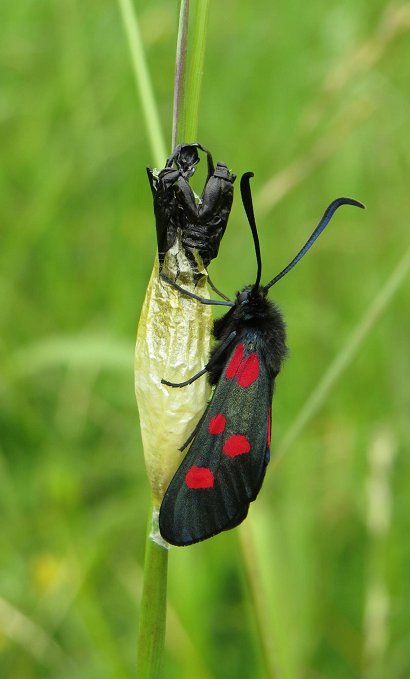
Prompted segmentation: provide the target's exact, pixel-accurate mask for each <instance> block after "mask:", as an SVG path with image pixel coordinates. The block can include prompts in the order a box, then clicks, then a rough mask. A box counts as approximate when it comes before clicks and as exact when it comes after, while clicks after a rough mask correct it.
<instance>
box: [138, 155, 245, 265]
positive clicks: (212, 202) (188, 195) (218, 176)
mask: <svg viewBox="0 0 410 679" xmlns="http://www.w3.org/2000/svg"><path fill="white" fill-rule="evenodd" d="M198 149H201V150H202V151H203V152H204V153H206V155H207V161H208V176H207V179H206V182H205V185H204V189H203V191H202V195H201V197H200V198H199V201H197V200H196V199H195V194H194V192H193V191H192V189H191V187H190V185H189V179H190V178H191V176H192V175H193V174H194V172H195V169H196V166H197V164H198V162H199V155H198ZM147 173H148V179H149V183H150V186H151V191H152V195H153V198H154V212H155V222H156V229H157V242H158V257H159V263H160V269H161V268H162V265H163V263H164V258H165V255H166V253H167V252H168V250H169V249H170V248H171V247H172V246H173V244H174V243H175V240H176V238H177V234H178V232H179V233H180V237H181V243H182V246H183V248H184V251H185V253H186V255H187V257H188V259H189V262H190V264H191V266H192V269H193V270H194V272H195V273H198V267H197V262H196V259H195V251H196V252H197V253H198V254H199V256H200V257H201V259H202V261H203V263H204V265H205V267H206V266H208V264H209V263H210V261H211V260H212V259H214V258H215V257H216V255H217V254H218V249H219V244H220V242H221V239H222V236H223V235H224V233H225V229H226V225H227V223H228V218H229V215H230V212H231V207H232V201H233V183H234V181H235V178H236V177H235V175H234V174H231V173H230V172H229V170H228V168H227V166H226V165H225V163H221V162H218V163H217V164H216V167H215V166H214V162H213V159H212V156H211V154H210V152H209V151H208V150H207V149H206V148H205V147H204V146H202V145H201V144H197V143H195V144H179V145H178V146H177V147H176V148H175V151H174V152H173V154H172V155H171V156H170V157H169V158H168V160H167V162H166V165H165V167H164V169H162V170H161V171H160V172H159V173H158V175H157V174H154V172H153V171H152V170H151V169H150V168H149V167H147Z"/></svg>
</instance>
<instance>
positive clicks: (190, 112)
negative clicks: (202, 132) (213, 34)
mask: <svg viewBox="0 0 410 679" xmlns="http://www.w3.org/2000/svg"><path fill="white" fill-rule="evenodd" d="M192 8H193V9H194V12H193V13H192V14H190V17H189V32H188V34H187V33H186V31H187V30H188V28H187V27H188V12H189V10H190V9H192ZM208 10H209V0H195V1H194V2H193V0H191V3H189V0H181V12H180V24H179V25H180V31H181V40H180V41H179V42H178V51H177V73H179V74H180V76H181V77H182V81H181V82H182V86H181V87H180V88H179V90H178V92H177V95H178V97H177V102H176V104H174V114H175V117H174V124H173V130H174V134H173V141H174V143H178V142H181V143H182V142H190V141H195V140H196V139H197V135H198V117H199V102H200V98H201V87H202V77H203V72H204V61H205V49H206V37H207V26H208ZM187 59H188V61H187Z"/></svg>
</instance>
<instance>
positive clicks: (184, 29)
mask: <svg viewBox="0 0 410 679" xmlns="http://www.w3.org/2000/svg"><path fill="white" fill-rule="evenodd" d="M188 22H189V0H180V3H179V23H178V40H177V55H176V63H175V87H174V111H173V116H172V148H173V149H174V148H175V146H176V145H177V141H178V140H182V139H183V136H184V130H185V114H186V110H185V108H186V107H185V106H184V105H183V102H184V94H185V80H186V64H187V41H188ZM181 109H182V110H181Z"/></svg>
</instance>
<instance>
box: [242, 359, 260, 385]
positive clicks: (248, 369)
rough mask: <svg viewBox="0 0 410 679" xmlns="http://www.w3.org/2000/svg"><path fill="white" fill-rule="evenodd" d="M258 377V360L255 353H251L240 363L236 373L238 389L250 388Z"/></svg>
mask: <svg viewBox="0 0 410 679" xmlns="http://www.w3.org/2000/svg"><path fill="white" fill-rule="evenodd" d="M258 377H259V358H258V354H257V353H256V352H253V353H252V354H250V355H249V356H248V358H245V360H244V361H242V362H241V364H240V366H239V368H238V372H237V373H236V381H237V382H238V384H239V386H240V387H250V386H251V384H253V383H254V382H256V380H257V379H258Z"/></svg>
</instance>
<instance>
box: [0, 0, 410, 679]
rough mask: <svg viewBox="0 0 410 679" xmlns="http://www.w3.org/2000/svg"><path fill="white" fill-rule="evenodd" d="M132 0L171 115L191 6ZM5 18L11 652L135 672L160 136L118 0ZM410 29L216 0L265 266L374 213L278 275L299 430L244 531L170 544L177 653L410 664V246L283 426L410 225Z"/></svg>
mask: <svg viewBox="0 0 410 679" xmlns="http://www.w3.org/2000/svg"><path fill="white" fill-rule="evenodd" d="M139 5H140V7H138V5H137V11H138V13H139V19H140V28H141V32H142V37H143V41H144V44H145V46H146V50H147V59H148V64H149V68H150V71H151V77H152V83H153V86H154V91H155V93H156V97H157V101H158V106H159V110H160V115H161V119H162V123H163V127H164V130H165V138H166V139H170V136H171V111H172V94H173V93H172V87H173V75H174V55H175V40H176V25H177V17H176V4H175V3H170V2H168V1H166V0H161V1H160V0H157V1H155V2H151V3H139ZM0 26H1V28H0V32H1V41H0V45H1V47H0V50H1V52H0V60H1V66H2V74H3V78H2V89H1V96H0V126H1V138H2V163H1V169H0V196H1V226H0V229H1V248H0V261H1V265H0V299H1V305H0V323H1V330H0V337H1V340H0V361H1V372H0V375H1V377H0V387H1V388H0V398H1V409H0V511H1V517H2V530H1V533H0V675H1V676H2V677H3V676H4V677H8V676H10V677H24V679H31V678H35V679H37V678H41V679H43V678H46V677H50V678H52V679H63V678H65V677H67V678H68V677H70V679H71V677H75V678H76V679H94V678H95V679H101V677H107V678H108V677H109V678H111V677H112V678H115V679H117V677H118V678H121V677H124V678H125V677H128V676H133V672H134V669H133V668H134V666H135V639H136V630H137V613H136V611H137V609H138V602H139V600H140V592H141V573H142V564H143V551H144V536H145V525H146V508H147V506H148V502H149V492H148V485H147V482H146V478H145V470H144V465H143V458H142V451H141V447H140V442H139V433H138V420H137V412H136V406H135V402H134V395H133V383H132V381H133V370H132V364H133V342H134V336H135V327H136V323H137V319H138V315H139V310H140V308H141V304H142V300H143V297H144V293H145V287H146V284H147V281H148V277H149V275H150V272H151V268H152V263H153V258H154V253H155V236H154V219H153V215H152V207H151V196H150V191H149V188H148V183H147V179H146V174H145V165H146V164H154V162H155V161H154V159H153V158H152V157H151V152H150V148H149V145H148V139H147V132H146V128H145V127H144V123H143V116H142V112H141V108H140V103H139V100H138V96H137V93H136V89H135V82H134V77H133V72H132V67H131V62H130V58H129V53H128V46H127V42H126V38H125V33H124V29H123V25H122V23H121V16H120V12H119V7H118V4H116V3H112V2H111V3H109V2H104V1H103V2H99V3H80V2H78V0H73V2H57V0H45V1H44V2H41V3H38V2H37V3H34V2H23V0H17V1H16V2H13V3H4V6H3V7H2V10H1V23H0ZM409 28H410V5H409V4H408V3H404V4H402V5H397V4H387V3H385V2H381V1H380V0H376V1H375V2H373V3H358V2H353V0H347V1H346V2H344V3H341V4H340V3H335V2H330V3H326V4H324V3H319V2H312V3H309V4H308V5H306V6H302V5H300V3H296V2H295V1H294V0H291V2H286V3H285V2H281V3H271V2H269V1H268V0H261V2H258V3H257V4H255V3H250V2H241V3H239V2H233V1H232V0H227V1H226V2H224V3H211V7H210V16H209V27H208V30H209V35H208V48H207V54H206V58H205V73H204V81H203V94H202V100H201V106H200V124H199V139H198V140H199V141H201V142H202V143H203V144H205V145H206V146H207V147H209V148H210V149H211V150H212V152H213V153H214V157H215V159H222V160H225V161H226V162H228V164H229V165H230V167H231V168H232V170H233V171H235V172H236V173H237V174H240V173H242V172H244V171H246V170H253V171H254V172H255V179H254V183H253V185H254V189H255V204H256V213H257V220H258V224H259V228H260V238H261V246H262V253H263V264H264V273H265V279H266V278H268V277H271V276H272V275H273V274H274V273H276V272H277V271H278V270H279V269H280V268H281V267H282V266H283V265H284V264H285V263H287V261H289V259H290V258H291V257H292V256H293V255H294V254H295V252H296V250H297V249H298V247H299V246H300V244H301V243H302V242H303V241H304V239H305V237H306V236H307V234H309V233H310V231H311V229H312V227H313V226H314V225H315V224H316V222H317V221H318V218H319V217H320V216H321V214H322V211H323V209H324V207H325V206H326V205H327V204H328V203H329V202H330V201H331V200H332V199H333V198H335V197H337V196H339V195H350V196H352V197H354V198H357V199H359V200H362V201H363V202H364V203H365V204H366V205H367V211H366V212H365V213H363V212H361V211H354V210H353V209H349V208H343V209H342V210H340V211H339V212H338V214H337V215H336V216H335V218H334V220H333V222H332V224H331V226H330V227H329V229H328V231H327V233H326V234H325V235H324V236H323V237H322V239H321V241H320V242H319V243H318V244H317V246H315V249H314V250H313V251H312V252H311V253H310V254H309V256H308V257H307V258H306V260H304V262H303V264H301V265H300V266H299V267H298V268H297V269H296V270H295V271H294V272H293V273H292V275H291V276H289V278H288V279H287V280H286V282H285V281H284V282H283V283H280V284H278V286H277V287H276V288H275V289H274V294H272V298H275V300H276V301H277V302H278V303H279V304H280V305H281V307H282V309H283V311H284V313H285V316H286V319H287V323H288V332H289V345H290V349H291V355H290V358H289V360H288V362H287V364H286V366H285V368H284V370H283V373H282V374H281V376H280V379H279V381H278V387H277V393H276V397H275V402H274V409H273V418H274V427H273V440H274V442H275V444H277V446H278V447H279V449H280V450H283V452H284V453H286V454H284V455H282V456H281V458H280V463H279V464H278V465H277V466H274V465H272V466H271V468H270V470H269V472H268V474H267V478H266V482H265V485H264V488H263V490H262V492H261V494H260V497H259V498H258V502H257V503H256V504H255V506H254V507H252V508H251V513H250V518H249V519H248V521H247V522H246V524H245V525H244V529H243V530H242V531H241V532H239V531H236V532H231V533H229V534H226V535H220V536H218V537H217V538H215V539H213V540H211V541H208V542H206V543H204V544H199V545H197V546H194V547H192V548H188V549H177V548H175V549H173V550H172V552H171V555H170V573H169V606H170V610H169V616H168V620H169V624H168V629H167V638H166V655H165V659H164V677H166V678H167V679H174V677H175V678H176V677H178V679H180V678H181V677H182V678H183V679H185V678H187V679H188V678H189V679H191V678H192V677H195V678H197V677H199V678H201V679H202V678H204V679H209V678H211V677H213V678H219V677H221V678H222V677H223V678H224V679H229V678H230V677H232V678H233V677H235V678H236V677H239V676H243V677H256V678H257V677H265V676H272V677H281V678H282V677H283V678H284V679H304V678H305V677H309V678H310V677H312V679H313V677H326V678H327V677H331V678H332V679H350V678H351V677H365V678H366V679H384V678H385V677H389V679H404V678H405V677H408V676H409V672H410V652H409V650H408V649H409V644H408V634H409V632H408V630H409V628H410V612H409V607H408V605H407V602H408V599H409V596H410V592H409V578H408V573H409V570H410V548H409V546H408V540H407V535H408V528H409V524H410V500H409V496H408V492H407V489H408V487H409V483H410V461H409V460H410V458H409V455H408V454H407V453H408V451H409V439H410V426H409V416H408V414H409V411H410V389H409V383H410V364H409V358H408V337H409V333H410V321H409V315H408V313H407V310H408V298H409V293H410V289H409V283H408V278H407V279H406V277H405V275H404V273H405V271H404V272H403V275H402V280H401V281H400V282H399V283H398V284H397V285H396V287H395V289H394V290H393V292H392V294H391V295H390V296H389V298H388V300H387V301H386V303H385V305H384V309H383V313H382V314H381V315H379V316H377V314H376V316H375V317H374V318H373V319H371V321H370V323H369V326H368V328H367V330H368V332H367V334H366V333H365V335H364V336H363V338H362V340H361V343H360V344H359V346H358V347H357V350H356V352H355V353H354V354H353V355H351V356H350V358H349V361H348V362H347V364H346V368H345V369H344V370H343V371H342V372H341V374H340V375H339V376H338V379H337V380H336V381H334V382H333V383H332V384H331V388H330V389H328V391H327V392H326V393H325V398H324V399H323V400H322V401H321V402H320V403H319V407H318V408H317V409H316V410H315V411H314V412H313V414H312V416H311V417H310V418H308V419H307V421H306V422H305V424H304V426H303V427H302V428H301V429H299V430H298V431H297V432H296V433H295V435H294V436H293V438H292V440H291V442H290V443H289V445H287V446H286V447H285V446H284V443H283V442H286V440H287V439H286V437H287V436H288V433H289V431H291V428H292V426H293V424H294V423H295V421H296V419H297V417H298V415H299V413H300V410H301V408H302V407H303V406H304V404H305V403H306V401H307V400H308V399H309V397H310V395H311V394H312V393H313V392H314V391H315V389H316V387H317V385H318V384H319V382H320V380H321V378H322V376H323V375H324V373H325V372H326V371H327V369H328V367H329V366H330V365H331V363H332V362H333V361H334V360H335V357H338V356H339V355H340V354H341V353H343V351H345V347H346V343H347V342H348V340H349V337H350V336H351V333H352V332H354V331H355V329H357V328H358V327H359V326H360V324H361V323H362V322H363V319H364V318H365V317H366V314H368V312H369V309H370V308H371V307H372V305H373V304H374V302H375V300H377V297H378V295H379V293H380V291H381V290H382V289H383V286H384V285H385V283H386V281H387V280H388V279H389V277H390V276H391V274H392V272H393V270H394V269H395V267H396V266H397V265H398V263H399V261H400V260H401V258H402V257H403V256H404V255H405V253H406V251H407V249H408V247H409V238H408V227H407V223H408V212H409V206H408V174H409V166H410V138H409V128H408V118H409V104H410V100H409V87H408V85H409V79H408V63H409V57H410V55H409V43H408V31H409ZM187 141H192V140H187ZM168 150H170V149H168ZM238 197H239V196H238V192H237V200H236V201H235V206H234V212H233V215H232V218H231V221H230V225H229V228H228V232H227V234H226V236H225V239H224V241H223V244H222V246H221V250H220V255H219V258H218V260H217V261H216V262H215V263H214V264H213V265H212V278H213V279H214V281H215V283H216V284H217V285H218V287H221V288H222V289H223V290H225V291H230V292H231V293H233V291H235V290H236V289H237V288H238V287H240V286H241V285H242V284H244V283H247V282H249V281H250V280H252V277H253V275H254V271H255V262H254V259H253V255H252V251H251V245H250V235H249V230H248V227H247V226H246V223H245V219H244V216H243V211H242V208H241V205H240V200H239V199H238ZM407 261H408V260H407ZM403 266H404V267H407V269H408V264H406V263H405V264H404V265H403ZM272 293H273V291H272ZM288 440H289V439H288ZM238 535H239V536H240V539H239V540H238Z"/></svg>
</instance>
